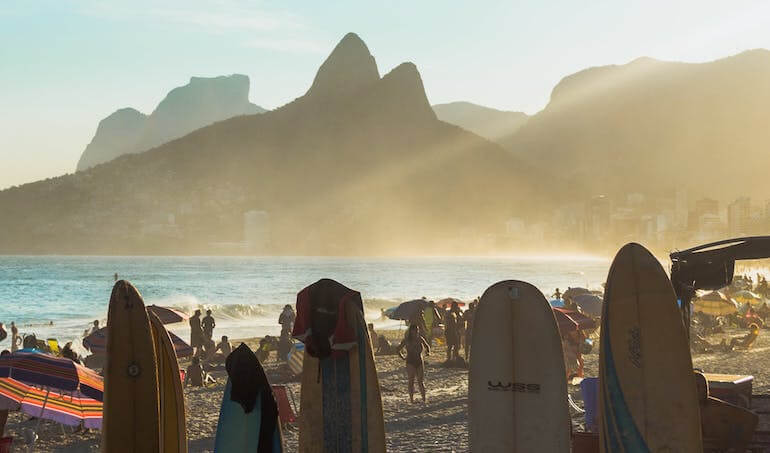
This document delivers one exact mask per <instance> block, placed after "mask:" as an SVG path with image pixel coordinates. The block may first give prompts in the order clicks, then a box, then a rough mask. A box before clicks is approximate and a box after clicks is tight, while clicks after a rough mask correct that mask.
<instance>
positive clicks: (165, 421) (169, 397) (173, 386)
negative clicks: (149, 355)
mask: <svg viewBox="0 0 770 453" xmlns="http://www.w3.org/2000/svg"><path fill="white" fill-rule="evenodd" d="M147 314H148V315H149V317H150V325H151V326H152V338H153V341H154V342H155V352H156V356H157V365H158V399H159V401H160V445H161V453H187V425H186V424H185V412H184V393H183V391H182V380H181V378H180V376H179V362H178V361H177V358H176V352H175V351H174V344H173V343H172V341H171V337H169V335H168V331H167V330H166V328H165V327H164V326H163V323H162V322H161V320H160V319H159V318H158V317H157V316H155V314H153V313H151V312H148V313H147Z"/></svg>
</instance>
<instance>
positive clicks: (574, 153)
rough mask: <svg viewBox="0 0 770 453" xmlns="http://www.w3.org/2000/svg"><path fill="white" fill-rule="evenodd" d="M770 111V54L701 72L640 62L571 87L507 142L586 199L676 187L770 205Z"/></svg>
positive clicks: (567, 81) (586, 75)
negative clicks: (756, 199) (768, 172)
mask: <svg viewBox="0 0 770 453" xmlns="http://www.w3.org/2000/svg"><path fill="white" fill-rule="evenodd" d="M768 106H770V52H768V51H767V50H753V51H748V52H744V53H741V54H738V55H735V56H731V57H728V58H723V59H720V60H716V61H712V62H707V63H699V64H692V63H671V62H664V61H658V60H654V59H651V58H640V59H637V60H634V61H632V62H630V63H628V64H625V65H618V66H604V67H597V68H590V69H586V70H584V71H581V72H578V73H576V74H573V75H571V76H568V77H566V78H564V79H563V80H562V81H561V82H560V83H559V84H558V85H557V86H556V87H555V88H554V89H553V92H552V94H551V99H550V102H549V103H548V105H547V106H546V108H545V109H543V110H542V111H541V112H539V113H537V114H536V115H534V116H532V117H530V118H529V120H528V121H527V122H526V123H525V124H524V125H523V126H522V127H521V128H520V129H519V130H518V131H517V132H516V133H514V134H512V135H510V136H509V137H506V138H504V139H502V140H501V143H503V144H504V145H505V146H506V147H507V148H508V149H510V150H512V151H513V152H515V153H516V154H517V156H519V157H520V158H522V159H525V160H527V161H528V162H529V163H530V164H532V165H536V166H539V167H541V168H548V169H549V171H550V172H551V174H554V175H559V176H561V177H563V178H565V180H567V181H569V182H568V183H567V184H568V185H570V186H571V187H575V188H580V190H581V191H582V194H581V196H582V195H586V194H600V193H607V194H612V193H618V192H643V193H645V192H646V193H655V192H659V191H665V190H668V191H670V190H671V189H672V188H674V187H675V186H678V187H683V188H685V189H687V190H688V191H689V192H690V193H692V194H696V196H704V195H705V196H710V197H712V198H717V199H722V200H726V199H730V198H732V197H735V196H738V195H741V194H751V195H752V196H755V197H759V198H760V199H761V198H762V197H770V178H767V177H766V170H765V168H766V166H767V162H768V160H767V147H768V143H770V128H768V127H767V124H768V120H770V115H769V114H768ZM572 192H573V194H577V193H580V192H578V191H572Z"/></svg>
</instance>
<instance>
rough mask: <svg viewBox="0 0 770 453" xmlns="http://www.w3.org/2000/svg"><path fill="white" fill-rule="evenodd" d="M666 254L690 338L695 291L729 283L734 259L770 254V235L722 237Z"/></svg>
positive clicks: (752, 258)
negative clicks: (718, 239)
mask: <svg viewBox="0 0 770 453" xmlns="http://www.w3.org/2000/svg"><path fill="white" fill-rule="evenodd" d="M669 257H670V258H671V283H672V284H673V285H674V291H675V292H676V296H677V299H679V304H680V305H679V306H680V310H681V313H682V321H683V322H684V326H685V331H686V332H687V337H688V338H689V336H690V312H691V310H690V304H691V303H692V299H693V297H695V291H697V290H699V289H708V290H717V289H720V288H724V287H725V286H727V285H729V284H730V283H732V281H733V274H734V272H735V262H736V261H740V260H757V259H763V258H770V236H750V237H741V238H735V239H725V240H723V241H717V242H711V243H708V244H703V245H699V246H697V247H693V248H690V249H687V250H682V251H677V252H673V253H671V254H670V255H669Z"/></svg>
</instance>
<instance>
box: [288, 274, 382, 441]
mask: <svg viewBox="0 0 770 453" xmlns="http://www.w3.org/2000/svg"><path fill="white" fill-rule="evenodd" d="M293 335H294V336H295V337H296V338H298V339H300V340H301V341H303V342H304V343H305V358H304V361H303V364H302V367H303V369H302V391H301V402H300V407H301V410H302V415H301V417H300V427H299V451H300V452H301V453H311V452H312V453H358V452H368V453H380V452H384V451H385V423H384V419H383V415H382V400H381V396H380V384H379V380H378V378H377V370H376V369H375V365H374V354H373V352H372V346H371V340H370V338H369V332H368V329H367V328H366V321H365V320H364V313H363V303H362V301H361V294H359V293H358V292H357V291H353V290H352V289H350V288H347V287H345V286H344V285H342V284H340V283H338V282H336V281H334V280H329V279H322V280H319V281H318V282H316V283H314V284H312V285H310V286H308V287H307V288H305V289H303V290H302V291H300V292H299V294H297V321H296V323H295V325H294V332H293Z"/></svg>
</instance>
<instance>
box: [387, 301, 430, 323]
mask: <svg viewBox="0 0 770 453" xmlns="http://www.w3.org/2000/svg"><path fill="white" fill-rule="evenodd" d="M427 306H428V301H427V300H425V299H415V300H410V301H407V302H404V303H402V304H401V305H399V306H398V307H396V309H395V310H393V311H392V312H390V313H388V311H387V310H386V311H385V313H386V315H387V317H388V318H390V319H398V320H402V321H408V320H410V319H412V317H413V316H415V314H416V313H419V312H421V311H422V309H423V308H425V307H427Z"/></svg>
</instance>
